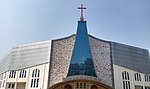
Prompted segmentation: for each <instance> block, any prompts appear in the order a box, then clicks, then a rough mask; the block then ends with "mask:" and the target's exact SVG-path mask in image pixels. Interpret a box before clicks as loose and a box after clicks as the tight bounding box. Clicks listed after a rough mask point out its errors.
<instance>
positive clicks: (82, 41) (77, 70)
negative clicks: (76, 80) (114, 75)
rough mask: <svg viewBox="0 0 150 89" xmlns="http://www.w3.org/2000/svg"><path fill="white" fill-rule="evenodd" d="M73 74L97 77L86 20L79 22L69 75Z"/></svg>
mask: <svg viewBox="0 0 150 89" xmlns="http://www.w3.org/2000/svg"><path fill="white" fill-rule="evenodd" d="M72 75H88V76H95V77H96V72H95V69H94V64H93V59H92V54H91V50H90V46H89V39H88V34H87V27H86V21H79V22H78V28H77V34H76V41H75V45H74V49H73V53H72V58H71V63H70V67H69V72H68V75H67V76H72Z"/></svg>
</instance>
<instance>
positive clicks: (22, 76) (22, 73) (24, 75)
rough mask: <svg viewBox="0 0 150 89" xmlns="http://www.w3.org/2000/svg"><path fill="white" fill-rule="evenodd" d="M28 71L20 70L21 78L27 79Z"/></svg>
mask: <svg viewBox="0 0 150 89" xmlns="http://www.w3.org/2000/svg"><path fill="white" fill-rule="evenodd" d="M26 73H27V71H26V70H20V74H19V78H26Z"/></svg>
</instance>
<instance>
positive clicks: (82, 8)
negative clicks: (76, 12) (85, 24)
mask: <svg viewBox="0 0 150 89" xmlns="http://www.w3.org/2000/svg"><path fill="white" fill-rule="evenodd" d="M78 9H81V17H80V20H81V21H84V17H83V10H84V9H86V8H85V7H83V4H81V7H78Z"/></svg>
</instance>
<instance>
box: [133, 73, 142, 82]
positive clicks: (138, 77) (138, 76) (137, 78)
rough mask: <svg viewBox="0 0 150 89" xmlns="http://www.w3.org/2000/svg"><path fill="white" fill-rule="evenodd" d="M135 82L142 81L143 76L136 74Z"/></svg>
mask: <svg viewBox="0 0 150 89" xmlns="http://www.w3.org/2000/svg"><path fill="white" fill-rule="evenodd" d="M134 78H135V81H141V75H140V74H139V73H134Z"/></svg>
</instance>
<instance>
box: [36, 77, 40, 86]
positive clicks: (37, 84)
mask: <svg viewBox="0 0 150 89" xmlns="http://www.w3.org/2000/svg"><path fill="white" fill-rule="evenodd" d="M38 86H39V79H37V82H36V87H38Z"/></svg>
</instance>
